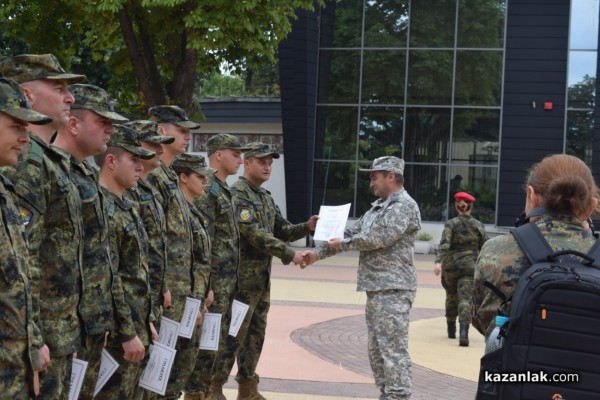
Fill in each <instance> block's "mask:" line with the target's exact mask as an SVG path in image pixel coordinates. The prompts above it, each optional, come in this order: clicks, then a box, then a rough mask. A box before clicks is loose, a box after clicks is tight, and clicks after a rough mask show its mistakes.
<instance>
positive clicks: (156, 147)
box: [140, 141, 165, 172]
mask: <svg viewBox="0 0 600 400" xmlns="http://www.w3.org/2000/svg"><path fill="white" fill-rule="evenodd" d="M140 143H141V145H142V147H143V148H145V149H147V150H150V151H153V152H155V153H156V156H154V157H152V158H151V159H149V160H142V165H143V166H144V171H146V172H150V171H152V170H153V169H154V168H157V167H158V166H159V165H160V158H161V157H162V155H163V154H164V153H165V150H164V149H163V145H162V144H160V143H151V142H144V141H140Z"/></svg>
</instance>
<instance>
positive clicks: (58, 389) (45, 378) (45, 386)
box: [37, 350, 73, 400]
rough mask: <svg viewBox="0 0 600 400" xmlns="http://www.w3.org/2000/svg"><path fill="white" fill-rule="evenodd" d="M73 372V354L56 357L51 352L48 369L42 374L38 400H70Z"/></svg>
mask: <svg viewBox="0 0 600 400" xmlns="http://www.w3.org/2000/svg"><path fill="white" fill-rule="evenodd" d="M72 370H73V354H69V355H66V356H54V355H52V350H50V364H49V365H48V369H47V370H45V371H44V372H40V394H39V395H38V397H37V399H38V400H41V399H43V400H46V399H47V400H62V399H65V400H66V399H68V397H69V389H70V387H71V371H72Z"/></svg>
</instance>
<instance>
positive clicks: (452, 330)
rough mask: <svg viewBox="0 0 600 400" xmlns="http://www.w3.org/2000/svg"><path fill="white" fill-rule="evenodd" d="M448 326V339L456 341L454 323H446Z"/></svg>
mask: <svg viewBox="0 0 600 400" xmlns="http://www.w3.org/2000/svg"><path fill="white" fill-rule="evenodd" d="M446 323H447V324H448V339H456V321H452V322H450V321H446Z"/></svg>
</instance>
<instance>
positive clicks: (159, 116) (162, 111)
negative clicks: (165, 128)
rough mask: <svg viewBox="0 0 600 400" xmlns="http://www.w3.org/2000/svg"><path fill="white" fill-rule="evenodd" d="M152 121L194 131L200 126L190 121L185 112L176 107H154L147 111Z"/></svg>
mask: <svg viewBox="0 0 600 400" xmlns="http://www.w3.org/2000/svg"><path fill="white" fill-rule="evenodd" d="M148 115H149V116H150V119H151V120H152V121H156V122H158V123H166V124H174V125H177V126H180V127H182V128H189V129H196V128H200V124H198V123H196V122H194V121H190V119H189V118H188V117H187V115H186V114H185V111H184V110H183V109H182V108H180V107H177V106H156V107H152V108H151V109H149V110H148Z"/></svg>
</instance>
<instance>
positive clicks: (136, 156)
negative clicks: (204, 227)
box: [94, 125, 158, 400]
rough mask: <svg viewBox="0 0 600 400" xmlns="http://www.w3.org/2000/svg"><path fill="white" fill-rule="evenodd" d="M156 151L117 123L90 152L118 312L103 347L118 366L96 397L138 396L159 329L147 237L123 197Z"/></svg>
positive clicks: (112, 399) (109, 399)
mask: <svg viewBox="0 0 600 400" xmlns="http://www.w3.org/2000/svg"><path fill="white" fill-rule="evenodd" d="M154 156H155V154H154V153H153V152H151V151H149V150H146V149H144V148H142V147H140V144H139V142H138V141H137V132H136V131H134V130H133V129H130V128H127V127H124V126H122V125H119V126H117V127H116V129H115V132H114V133H113V135H112V137H111V138H110V141H109V142H108V148H107V150H106V152H104V153H102V154H98V155H96V156H95V157H94V159H95V161H96V164H97V165H98V166H99V167H100V185H101V186H102V191H103V193H104V196H105V199H106V207H107V214H108V229H109V241H110V257H111V264H112V265H113V266H114V271H115V275H116V276H117V280H120V281H121V282H122V285H120V286H119V287H113V290H112V292H113V297H114V302H115V307H116V308H117V309H121V308H126V309H128V311H129V315H122V314H119V315H118V316H117V323H116V327H115V329H114V330H113V331H112V332H111V333H110V334H109V336H108V341H107V344H106V350H107V351H108V352H109V353H110V355H111V356H112V357H113V358H114V359H115V360H116V361H117V363H118V364H119V367H118V368H117V369H116V371H115V372H114V373H113V375H112V376H111V377H110V378H109V379H108V381H107V382H106V384H105V385H104V387H103V388H102V390H101V391H100V392H99V393H98V395H97V396H96V397H95V398H96V399H99V400H103V399H106V400H114V399H128V400H136V399H139V400H141V399H142V398H143V394H144V390H143V389H142V388H140V387H139V386H138V385H139V380H140V378H141V376H142V372H143V371H144V367H145V366H146V362H147V360H148V357H147V355H148V352H147V350H148V346H149V345H150V341H151V339H158V334H157V333H156V330H155V328H154V325H153V323H152V322H151V321H150V314H151V312H152V299H151V296H150V282H149V274H148V248H147V243H148V237H147V236H146V231H145V230H144V226H143V225H142V223H141V221H140V217H139V215H138V214H137V213H136V212H135V209H134V207H133V204H132V203H131V202H129V201H128V200H127V199H125V198H124V197H123V195H124V193H125V192H126V191H127V189H130V188H132V187H133V186H135V184H136V182H137V180H138V178H139V177H140V173H141V171H142V169H143V167H142V164H141V162H140V158H145V159H149V158H152V157H154Z"/></svg>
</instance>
